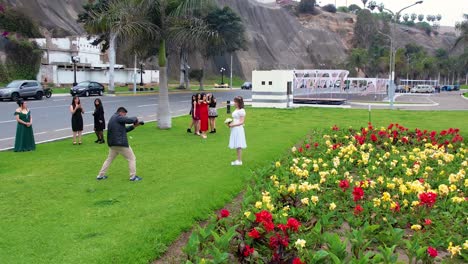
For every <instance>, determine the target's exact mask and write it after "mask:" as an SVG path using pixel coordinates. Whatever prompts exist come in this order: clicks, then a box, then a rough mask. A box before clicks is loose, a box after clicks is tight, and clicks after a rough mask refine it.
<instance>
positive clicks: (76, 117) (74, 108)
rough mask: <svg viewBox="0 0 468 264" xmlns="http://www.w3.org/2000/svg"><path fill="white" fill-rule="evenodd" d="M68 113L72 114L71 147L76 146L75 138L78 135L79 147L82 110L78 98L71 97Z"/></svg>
mask: <svg viewBox="0 0 468 264" xmlns="http://www.w3.org/2000/svg"><path fill="white" fill-rule="evenodd" d="M70 112H71V113H72V119H71V123H72V131H73V145H76V136H77V135H78V144H80V145H81V143H82V142H81V134H82V133H83V114H84V112H85V111H84V109H83V106H81V101H80V98H79V97H78V96H74V97H73V101H72V104H71V105H70Z"/></svg>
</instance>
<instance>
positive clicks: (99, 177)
mask: <svg viewBox="0 0 468 264" xmlns="http://www.w3.org/2000/svg"><path fill="white" fill-rule="evenodd" d="M107 178H108V177H107V176H106V175H104V176H97V178H96V180H98V181H100V180H105V179H107Z"/></svg>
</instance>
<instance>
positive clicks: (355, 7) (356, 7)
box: [348, 4, 361, 12]
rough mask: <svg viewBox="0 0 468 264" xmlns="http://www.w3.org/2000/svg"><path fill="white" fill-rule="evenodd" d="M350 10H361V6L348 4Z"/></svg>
mask: <svg viewBox="0 0 468 264" xmlns="http://www.w3.org/2000/svg"><path fill="white" fill-rule="evenodd" d="M348 10H349V12H355V11H359V10H361V7H359V6H358V5H355V4H352V5H350V6H348Z"/></svg>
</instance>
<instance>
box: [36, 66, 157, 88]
mask: <svg viewBox="0 0 468 264" xmlns="http://www.w3.org/2000/svg"><path fill="white" fill-rule="evenodd" d="M133 75H134V71H133V69H115V70H114V80H115V83H116V84H117V85H124V84H130V83H133ZM136 77H137V78H136V80H137V84H138V83H140V74H139V73H138V72H137V76H136ZM46 79H47V82H48V83H54V84H55V85H70V84H72V83H73V80H74V74H73V69H71V68H66V69H65V68H59V67H58V66H57V65H42V66H41V68H40V70H39V74H38V76H37V80H38V81H40V82H44V81H45V80H46ZM76 81H77V82H83V81H95V82H99V83H102V84H108V83H109V70H107V69H106V70H90V69H86V70H78V71H77V72H76ZM143 83H145V84H148V83H159V71H155V70H145V73H144V74H143Z"/></svg>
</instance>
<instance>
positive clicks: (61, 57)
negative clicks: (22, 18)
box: [34, 36, 104, 64]
mask: <svg viewBox="0 0 468 264" xmlns="http://www.w3.org/2000/svg"><path fill="white" fill-rule="evenodd" d="M34 40H35V41H36V42H37V44H38V45H39V47H41V49H44V50H45V51H46V52H44V55H43V56H44V59H46V62H45V63H46V64H53V63H71V56H72V55H77V56H78V57H80V63H88V64H102V63H104V62H103V61H102V59H101V58H102V56H101V55H102V53H101V45H98V46H93V45H91V43H92V42H93V41H94V39H93V38H91V39H89V40H88V39H87V38H86V37H79V36H75V37H69V38H51V39H49V42H47V39H45V38H39V39H34ZM47 59H48V60H47Z"/></svg>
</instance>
